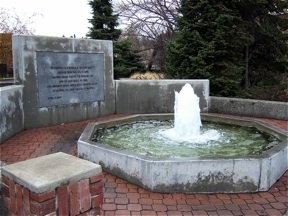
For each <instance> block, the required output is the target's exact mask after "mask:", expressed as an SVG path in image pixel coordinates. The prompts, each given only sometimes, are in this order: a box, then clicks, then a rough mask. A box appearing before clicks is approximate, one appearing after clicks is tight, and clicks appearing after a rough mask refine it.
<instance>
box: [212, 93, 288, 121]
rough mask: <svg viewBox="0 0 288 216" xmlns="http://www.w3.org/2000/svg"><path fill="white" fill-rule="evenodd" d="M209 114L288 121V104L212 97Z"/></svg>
mask: <svg viewBox="0 0 288 216" xmlns="http://www.w3.org/2000/svg"><path fill="white" fill-rule="evenodd" d="M209 112H211V113H220V114H229V115H238V116H250V117H258V118H272V119H281V120H288V114H287V113H288V103H285V102H276V101H264V100H250V99H238V98H224V97H210V98H209Z"/></svg>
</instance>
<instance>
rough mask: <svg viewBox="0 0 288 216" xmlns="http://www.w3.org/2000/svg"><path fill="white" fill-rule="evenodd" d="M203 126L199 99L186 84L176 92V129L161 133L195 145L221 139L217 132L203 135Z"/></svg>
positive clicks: (169, 137)
mask: <svg viewBox="0 0 288 216" xmlns="http://www.w3.org/2000/svg"><path fill="white" fill-rule="evenodd" d="M201 126H202V123H201V116H200V107H199V97H198V96H197V95H196V94H195V93H194V90H193V88H192V86H191V85H190V84H185V85H184V86H183V87H182V89H181V91H180V92H179V93H178V92H176V91H175V104H174V127H173V128H171V129H168V130H165V131H160V133H161V134H162V135H163V136H164V137H166V138H168V139H171V140H176V141H188V142H193V143H206V142H207V141H209V140H216V139H218V138H219V134H218V132H217V131H215V130H210V131H207V132H206V133H205V134H201Z"/></svg>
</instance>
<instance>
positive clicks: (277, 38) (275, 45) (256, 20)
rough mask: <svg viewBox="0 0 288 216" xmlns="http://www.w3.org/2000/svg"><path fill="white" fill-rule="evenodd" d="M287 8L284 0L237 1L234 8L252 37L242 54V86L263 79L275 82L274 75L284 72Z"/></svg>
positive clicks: (287, 42)
mask: <svg viewBox="0 0 288 216" xmlns="http://www.w3.org/2000/svg"><path fill="white" fill-rule="evenodd" d="M287 8H288V1H281V0H264V1H263V0H246V1H240V2H239V3H238V4H237V7H236V8H235V10H238V11H239V14H240V15H241V19H242V23H243V26H244V27H245V30H246V33H247V34H249V35H250V38H252V40H251V43H248V44H247V46H246V53H245V57H246V60H245V61H246V71H245V87H246V88H247V87H250V86H253V85H258V84H261V83H262V84H265V83H267V81H268V83H269V82H270V83H271V82H274V83H275V79H274V77H275V75H277V74H279V73H284V72H287V69H288V68H287V67H288V40H287V39H288V34H287V30H288V19H287V18H288V14H287ZM285 16H286V17H285ZM285 31H286V33H285Z"/></svg>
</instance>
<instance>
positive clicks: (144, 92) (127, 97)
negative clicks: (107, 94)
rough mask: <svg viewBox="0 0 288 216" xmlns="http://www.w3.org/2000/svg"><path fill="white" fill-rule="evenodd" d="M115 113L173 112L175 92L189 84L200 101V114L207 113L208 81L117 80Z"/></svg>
mask: <svg viewBox="0 0 288 216" xmlns="http://www.w3.org/2000/svg"><path fill="white" fill-rule="evenodd" d="M115 82H116V113H129V114H132V113H170V112H174V99H175V93H174V92H175V91H177V92H179V91H180V90H181V88H182V87H183V86H184V85H185V84H186V83H189V84H191V85H192V87H193V88H194V92H195V94H196V95H197V96H198V97H199V99H200V108H201V111H202V112H207V111H208V99H209V80H117V81H115Z"/></svg>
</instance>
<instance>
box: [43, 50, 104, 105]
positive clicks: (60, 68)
mask: <svg viewBox="0 0 288 216" xmlns="http://www.w3.org/2000/svg"><path fill="white" fill-rule="evenodd" d="M103 71H104V54H103V53H56V52H37V72H38V98H39V100H38V106H39V107H48V106H54V105H64V104H71V103H81V102H88V101H100V100H103V99H104V85H103V73H104V72H103Z"/></svg>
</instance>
